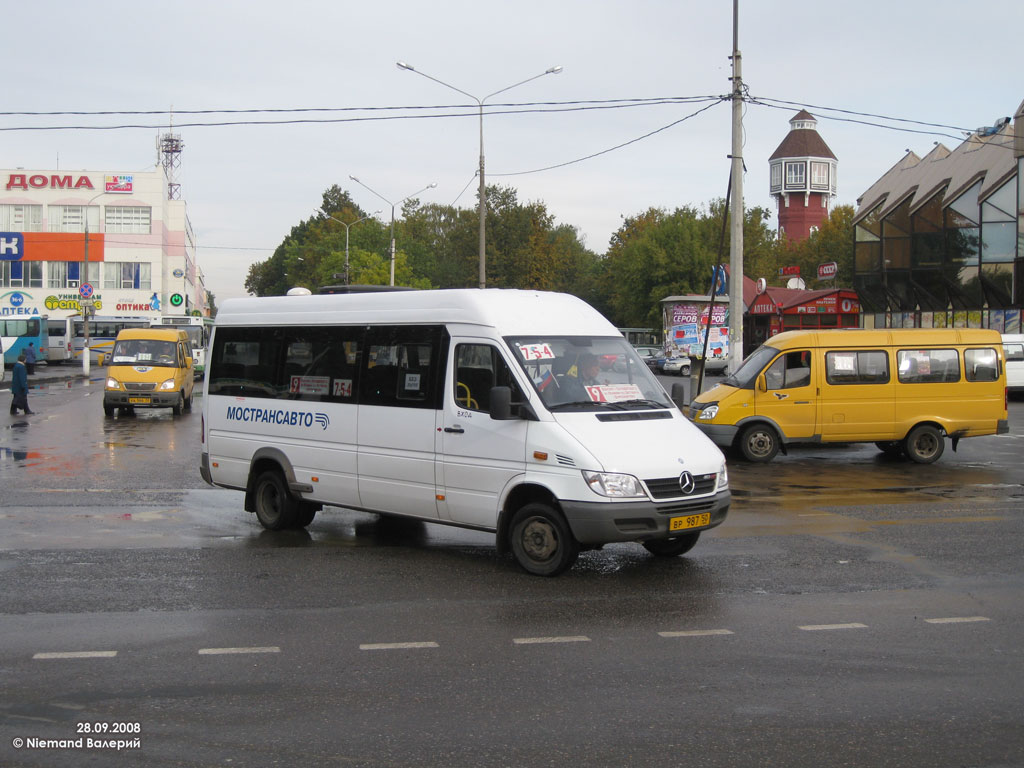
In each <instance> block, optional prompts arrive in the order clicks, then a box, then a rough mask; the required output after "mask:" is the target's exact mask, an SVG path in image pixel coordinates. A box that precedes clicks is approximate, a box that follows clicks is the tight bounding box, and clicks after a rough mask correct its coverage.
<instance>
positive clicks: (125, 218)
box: [104, 205, 152, 235]
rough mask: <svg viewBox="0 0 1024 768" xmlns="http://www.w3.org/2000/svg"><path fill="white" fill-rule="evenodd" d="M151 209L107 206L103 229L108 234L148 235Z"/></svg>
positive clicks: (146, 207)
mask: <svg viewBox="0 0 1024 768" xmlns="http://www.w3.org/2000/svg"><path fill="white" fill-rule="evenodd" d="M151 219H152V209H151V208H150V207H148V206H144V205H124V206H122V205H108V206H107V207H106V211H105V223H104V227H105V228H106V232H108V233H115V232H120V233H126V234H134V235H148V234H149V233H150V232H151V231H152V227H151Z"/></svg>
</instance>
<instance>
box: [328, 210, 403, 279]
mask: <svg viewBox="0 0 1024 768" xmlns="http://www.w3.org/2000/svg"><path fill="white" fill-rule="evenodd" d="M316 213H319V211H316ZM378 213H380V211H379V210H376V211H374V212H373V213H371V214H368V215H366V216H363V218H361V219H356V220H355V221H353V222H352V223H348V222H344V221H342V220H341V219H339V218H337V217H336V216H331V214H329V213H324V216H326V217H327V218H328V219H334V220H335V221H336V222H338V223H339V224H341V225H342V226H343V227H345V285H348V284H349V271H348V231H349V229H351V228H352V227H354V226H355V225H356V224H358V223H359V222H360V221H366V220H367V219H372V218H373V217H374V216H376V215H377V214H378ZM392 224H394V220H393V219H392ZM391 236H392V242H393V238H394V230H392V235H391ZM391 284H392V285H394V284H395V274H394V267H392V272H391Z"/></svg>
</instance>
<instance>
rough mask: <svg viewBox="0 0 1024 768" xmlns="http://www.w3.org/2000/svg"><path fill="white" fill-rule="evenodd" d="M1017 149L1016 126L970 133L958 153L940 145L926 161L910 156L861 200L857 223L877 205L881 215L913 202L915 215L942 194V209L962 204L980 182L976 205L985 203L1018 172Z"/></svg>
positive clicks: (930, 153)
mask: <svg viewBox="0 0 1024 768" xmlns="http://www.w3.org/2000/svg"><path fill="white" fill-rule="evenodd" d="M1012 148H1013V124H1012V123H1007V124H1006V125H1004V126H1002V128H1001V129H1000V130H999V131H997V132H995V133H991V134H989V135H983V134H980V133H978V132H975V133H972V134H971V135H970V136H968V137H967V138H966V139H965V140H964V141H963V142H962V143H961V144H960V146H958V147H957V148H956V149H954V150H952V151H951V150H949V149H947V148H946V147H945V146H943V145H942V144H936V146H935V148H934V149H933V150H932V151H931V152H929V153H928V154H927V155H925V156H924V157H923V158H921V157H918V156H917V155H916V154H914V153H913V152H910V151H909V150H908V151H907V154H906V155H904V156H903V157H902V158H901V159H900V161H899V162H898V163H896V164H895V165H894V166H893V167H892V168H890V169H889V170H888V171H886V172H885V173H884V174H883V175H882V177H881V178H880V179H879V180H878V181H876V182H875V183H874V184H872V185H871V187H869V188H868V189H867V191H865V192H864V194H862V195H861V196H860V197H859V198H857V213H856V214H855V215H854V223H856V222H858V221H860V220H861V219H863V218H864V217H866V216H867V215H868V214H869V213H871V211H873V210H874V209H875V208H876V207H878V206H879V205H881V206H882V208H881V211H880V215H881V216H885V215H886V214H888V213H891V212H892V210H893V209H894V208H896V207H897V206H899V205H900V204H902V203H903V202H904V201H905V200H907V199H908V197H909V198H910V210H911V212H913V211H914V210H916V209H917V208H919V207H921V206H922V205H924V204H925V203H927V202H928V201H929V200H931V199H932V198H933V197H934V196H935V195H936V194H938V193H939V192H940V191H941V190H943V189H945V191H944V192H943V193H942V201H941V202H942V205H943V206H946V205H949V204H950V203H951V202H953V201H954V200H955V199H956V198H958V197H959V196H960V195H961V194H963V192H964V191H965V190H966V189H967V188H968V187H970V186H971V185H973V184H975V183H977V182H978V181H979V180H981V182H982V183H981V190H980V192H979V193H978V199H979V200H984V199H985V197H987V196H988V195H989V194H991V193H992V192H994V191H995V190H996V189H998V188H999V187H1001V186H1002V185H1003V183H1004V182H1005V181H1006V180H1007V179H1008V178H1010V177H1011V176H1012V175H1013V174H1014V172H1015V171H1016V168H1017V161H1016V159H1015V158H1014V153H1013V151H1012Z"/></svg>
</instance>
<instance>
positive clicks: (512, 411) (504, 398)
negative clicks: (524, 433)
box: [489, 387, 538, 421]
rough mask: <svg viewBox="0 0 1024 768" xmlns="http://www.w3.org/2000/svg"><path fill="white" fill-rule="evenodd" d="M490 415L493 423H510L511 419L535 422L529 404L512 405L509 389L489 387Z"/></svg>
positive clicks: (534, 416)
mask: <svg viewBox="0 0 1024 768" xmlns="http://www.w3.org/2000/svg"><path fill="white" fill-rule="evenodd" d="M489 396H490V404H491V406H490V415H491V418H492V419H494V420H495V421H512V420H513V419H526V420H528V421H537V420H538V419H537V414H536V413H534V412H533V408H531V407H530V404H529V403H517V404H516V405H514V406H513V405H512V388H511V387H491V391H490V393H489Z"/></svg>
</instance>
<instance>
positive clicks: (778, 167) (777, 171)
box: [771, 163, 782, 187]
mask: <svg viewBox="0 0 1024 768" xmlns="http://www.w3.org/2000/svg"><path fill="white" fill-rule="evenodd" d="M771 185H772V187H781V186H782V163H772V182H771Z"/></svg>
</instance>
